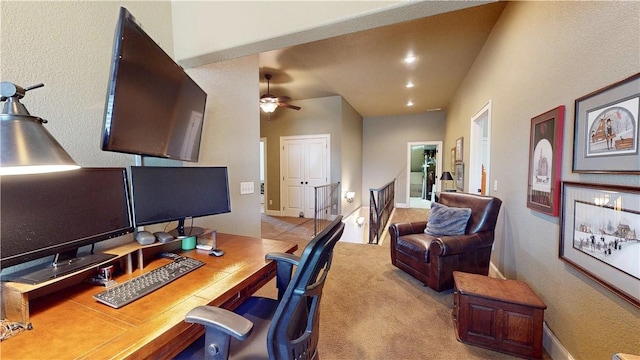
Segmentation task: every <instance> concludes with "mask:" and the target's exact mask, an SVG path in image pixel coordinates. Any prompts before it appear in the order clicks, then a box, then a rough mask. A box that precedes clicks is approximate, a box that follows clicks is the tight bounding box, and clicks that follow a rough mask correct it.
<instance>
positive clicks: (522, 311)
mask: <svg viewBox="0 0 640 360" xmlns="http://www.w3.org/2000/svg"><path fill="white" fill-rule="evenodd" d="M453 279H454V282H455V289H454V295H453V314H452V315H453V323H454V326H455V328H456V337H457V338H458V340H459V341H460V342H463V343H465V344H470V345H476V346H480V347H484V348H487V349H491V350H495V351H500V352H504V353H507V354H511V355H516V356H520V357H524V358H529V359H540V358H541V357H542V321H543V319H544V309H546V308H547V306H546V305H545V304H544V303H543V302H542V300H540V298H539V297H538V296H537V295H536V294H535V293H534V292H533V290H531V288H530V287H529V285H527V284H526V283H525V282H522V281H518V280H502V279H495V278H490V277H488V276H484V275H476V274H469V273H464V272H460V271H454V272H453Z"/></svg>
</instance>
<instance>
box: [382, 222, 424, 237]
mask: <svg viewBox="0 0 640 360" xmlns="http://www.w3.org/2000/svg"><path fill="white" fill-rule="evenodd" d="M426 228H427V222H426V221H415V222H410V223H396V224H391V226H389V232H390V233H391V234H392V235H395V237H396V238H399V237H401V236H404V235H409V234H418V233H422V232H424V229H426Z"/></svg>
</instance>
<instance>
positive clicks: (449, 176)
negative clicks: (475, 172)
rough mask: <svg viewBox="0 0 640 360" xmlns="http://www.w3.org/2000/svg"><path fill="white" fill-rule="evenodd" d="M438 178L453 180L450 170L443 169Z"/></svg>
mask: <svg viewBox="0 0 640 360" xmlns="http://www.w3.org/2000/svg"><path fill="white" fill-rule="evenodd" d="M440 180H453V176H451V173H450V172H448V171H445V172H443V173H442V176H440Z"/></svg>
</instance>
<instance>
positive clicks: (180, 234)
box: [169, 219, 204, 239]
mask: <svg viewBox="0 0 640 360" xmlns="http://www.w3.org/2000/svg"><path fill="white" fill-rule="evenodd" d="M169 234H171V235H173V237H174V238H176V239H183V238H186V237H190V236H198V235H202V234H204V229H203V228H201V227H198V226H187V227H184V219H180V220H179V221H178V227H177V228H175V229H173V230H171V231H169Z"/></svg>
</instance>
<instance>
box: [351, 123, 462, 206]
mask: <svg viewBox="0 0 640 360" xmlns="http://www.w3.org/2000/svg"><path fill="white" fill-rule="evenodd" d="M363 128H364V129H363V134H364V135H363V138H364V144H363V162H362V198H363V199H366V200H365V205H366V203H368V199H369V189H372V188H373V189H377V188H379V187H382V186H384V185H386V184H387V183H388V182H389V181H391V180H393V179H394V178H395V179H396V202H405V200H406V199H407V189H406V187H407V185H406V184H407V143H409V142H419V141H441V140H442V139H444V136H445V113H444V111H433V112H426V113H421V114H415V115H405V116H383V117H374V118H365V119H364V126H363ZM448 148H450V146H444V149H445V150H444V151H445V153H446V152H448V150H446V149H448ZM442 158H443V161H444V158H445V157H444V156H443V157H442ZM446 164H447V163H445V164H444V165H443V169H444V168H446Z"/></svg>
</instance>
